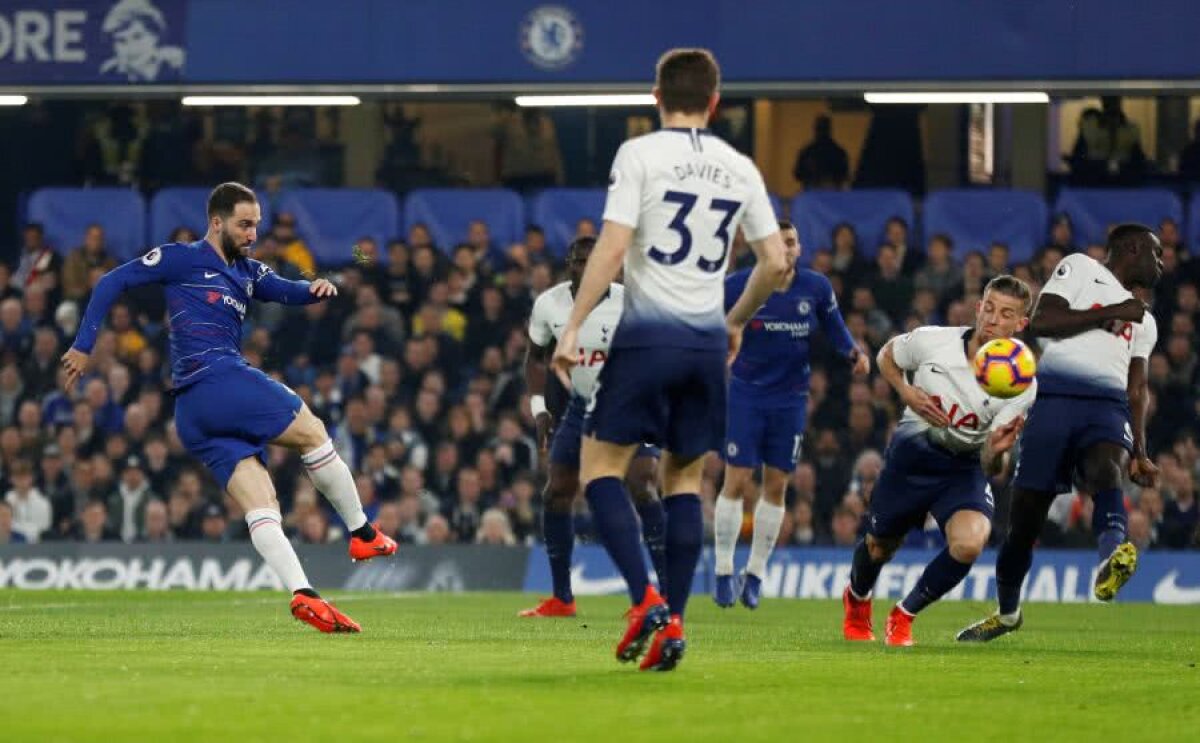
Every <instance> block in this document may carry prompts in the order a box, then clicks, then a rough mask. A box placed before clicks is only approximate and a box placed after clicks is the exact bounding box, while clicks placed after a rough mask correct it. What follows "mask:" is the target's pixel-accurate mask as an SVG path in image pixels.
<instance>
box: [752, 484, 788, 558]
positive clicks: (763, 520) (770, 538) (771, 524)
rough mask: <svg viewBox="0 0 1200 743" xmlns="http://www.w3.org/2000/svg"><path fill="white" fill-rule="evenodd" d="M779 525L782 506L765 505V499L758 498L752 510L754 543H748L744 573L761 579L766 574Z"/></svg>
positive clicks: (781, 516) (781, 522) (777, 536)
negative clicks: (747, 559) (756, 505)
mask: <svg viewBox="0 0 1200 743" xmlns="http://www.w3.org/2000/svg"><path fill="white" fill-rule="evenodd" d="M781 524H783V506H776V505H774V504H772V503H767V499H766V498H763V497H761V496H760V497H759V499H758V507H757V508H755V509H754V541H752V542H751V543H750V561H749V562H748V563H746V572H747V573H749V574H750V575H753V576H756V577H758V578H761V577H763V574H764V573H766V572H767V558H769V557H770V556H771V552H772V551H773V550H774V549H775V540H776V539H778V538H779V527H780V525H781Z"/></svg>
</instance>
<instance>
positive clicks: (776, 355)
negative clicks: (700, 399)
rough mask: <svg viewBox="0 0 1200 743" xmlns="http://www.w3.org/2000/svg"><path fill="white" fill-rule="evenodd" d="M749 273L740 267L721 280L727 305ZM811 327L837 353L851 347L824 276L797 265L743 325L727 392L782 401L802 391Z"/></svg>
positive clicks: (806, 375) (805, 385)
mask: <svg viewBox="0 0 1200 743" xmlns="http://www.w3.org/2000/svg"><path fill="white" fill-rule="evenodd" d="M749 278H750V269H745V270H742V271H738V272H736V273H733V274H730V276H729V278H728V279H726V280H725V306H726V308H727V309H728V308H730V307H732V306H733V304H734V303H735V302H736V301H737V299H738V297H740V296H741V294H742V291H743V290H745V288H746V281H747V280H748V279H749ZM817 329H820V330H821V331H822V332H823V333H825V334H826V336H828V337H829V339H830V340H831V341H832V342H833V345H834V346H835V347H836V348H837V350H838V351H839V352H840V353H841V354H842V355H843V356H847V357H848V356H849V355H850V353H851V352H852V351H853V350H854V340H853V339H852V338H851V337H850V331H849V330H848V329H847V328H846V323H845V321H844V320H843V319H842V313H841V312H840V311H839V310H838V306H837V298H836V297H835V296H834V294H833V287H832V286H831V285H830V283H829V279H827V278H825V277H824V276H823V275H821V274H819V273H817V272H816V271H810V270H808V269H804V268H800V267H799V266H797V267H796V275H795V278H794V279H792V283H791V285H790V286H789V287H788V288H787V289H786V290H785V291H777V292H774V293H772V294H771V297H770V298H769V299H767V301H766V304H764V305H763V306H762V308H761V309H759V311H758V312H757V313H755V315H754V317H753V318H752V319H751V320H750V322H749V323H747V324H746V329H745V331H744V333H743V335H742V347H741V350H740V351H739V352H738V356H737V359H735V360H734V362H733V369H732V370H731V377H732V378H731V380H730V384H729V391H730V395H731V396H736V395H739V394H741V395H748V396H750V397H752V398H754V399H755V400H756V401H758V402H777V403H780V404H783V403H787V402H791V401H794V400H795V398H796V397H797V396H798V395H805V394H807V393H808V379H809V361H808V359H809V350H810V343H811V338H812V334H813V332H815V331H816V330H817Z"/></svg>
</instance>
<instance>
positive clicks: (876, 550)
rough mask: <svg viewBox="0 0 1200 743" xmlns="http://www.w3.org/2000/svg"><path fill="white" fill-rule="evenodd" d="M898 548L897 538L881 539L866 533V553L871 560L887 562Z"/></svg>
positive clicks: (898, 541)
mask: <svg viewBox="0 0 1200 743" xmlns="http://www.w3.org/2000/svg"><path fill="white" fill-rule="evenodd" d="M898 549H900V540H899V539H881V538H879V537H873V536H871V535H870V534H868V535H867V553H868V554H869V555H870V556H871V561H872V562H887V561H888V560H890V559H892V555H894V554H896V550H898Z"/></svg>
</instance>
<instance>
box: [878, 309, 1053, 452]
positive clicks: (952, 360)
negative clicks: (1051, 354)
mask: <svg viewBox="0 0 1200 743" xmlns="http://www.w3.org/2000/svg"><path fill="white" fill-rule="evenodd" d="M971 330H972V329H971V328H969V327H949V328H946V327H939V326H936V325H927V326H925V327H921V328H917V329H916V330H914V331H912V332H911V333H907V334H905V335H901V336H898V337H897V338H896V339H895V340H894V341H892V356H893V357H894V358H895V359H896V365H897V366H899V367H900V368H901V369H904V370H905V371H909V372H912V384H913V385H914V386H916V387H920V388H921V389H923V390H925V392H927V393H928V394H929V395H930V396H931V397H933V398H934V399H935V400H937V402H938V404H939V405H940V406H941V408H942V411H943V412H945V413H946V417H948V418H949V419H950V425H948V426H946V427H945V428H934V427H933V426H930V425H929V424H928V423H927V422H926V421H925V419H924V418H922V417H921V416H919V415H917V414H916V413H914V412H913V411H912V410H911V409H908V408H905V410H904V417H903V418H902V419H901V421H900V422H901V424H903V425H908V426H916V427H918V428H921V429H929V431H928V434H927V435H928V436H929V439H930V440H931V441H933V442H934V443H936V444H938V445H940V446H942V447H945V448H947V449H950V450H951V451H955V452H969V451H977V450H979V449H980V448H982V447H983V445H984V443H986V442H987V437H988V433H989V432H990V431H992V430H993V429H995V428H999V427H1000V426H1003V425H1004V424H1005V423H1008V422H1009V421H1011V420H1012V419H1014V418H1016V417H1017V416H1018V415H1023V414H1024V413H1025V411H1026V410H1028V409H1029V406H1030V405H1032V404H1033V398H1034V397H1035V396H1036V395H1037V381H1036V380H1035V381H1034V383H1033V384H1031V385H1030V386H1029V389H1027V390H1025V391H1024V392H1022V393H1021V394H1019V395H1017V396H1016V397H1013V398H1010V399H1008V400H1004V399H1002V398H999V397H992V396H991V395H989V394H987V393H986V392H984V391H983V388H982V387H980V386H979V383H978V382H976V381H975V370H974V368H973V364H972V362H971V359H968V358H967V351H966V344H967V341H968V340H969V338H970V335H969V333H970V331H971Z"/></svg>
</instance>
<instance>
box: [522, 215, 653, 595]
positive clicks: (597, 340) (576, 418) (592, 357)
mask: <svg viewBox="0 0 1200 743" xmlns="http://www.w3.org/2000/svg"><path fill="white" fill-rule="evenodd" d="M595 245H596V238H594V237H580V238H577V239H576V240H575V241H574V242H572V243H571V246H570V247H569V248H568V249H567V271H568V273H569V274H570V281H564V282H563V283H561V284H559V285H557V286H555V287H553V288H551V289H549V290H547V291H546V292H545V293H543V294H542V295H541V296H539V297H538V298H537V301H536V302H534V303H533V312H532V314H531V315H530V318H529V340H530V345H529V353H528V355H527V356H526V357H525V385H526V387H527V388H528V389H529V393H530V400H529V406H530V408H532V412H533V417H534V421H535V423H536V425H537V437H538V447H539V448H540V449H541V450H542V451H545V450H546V447H547V442H548V441H549V440H550V438H551V430H552V429H554V421H553V419H552V417H551V415H550V411H549V410H547V409H546V398H545V393H546V365H547V363H548V362H549V360H550V355H551V353H552V352H553V348H554V344H555V342H556V341H557V340H558V338H559V337H560V336H561V335H562V330H563V327H564V326H565V325H566V318H567V317H569V316H570V314H571V308H572V306H573V305H574V304H575V293H576V292H577V291H579V281H580V279H582V278H583V269H584V266H586V265H587V260H588V256H590V255H591V254H592V248H594V247H595ZM624 300H625V287H623V286H621V285H620V284H612V285H611V286H610V287H609V290H608V293H607V294H606V295H605V296H604V298H603V299H602V300H601V301H600V304H598V305H596V308H595V309H594V310H592V312H591V314H589V315H588V316H587V319H586V320H584V321H583V325H582V326H581V327H580V328H579V349H578V353H579V357H578V359H579V363H578V365H577V366H576V367H575V368H574V369H572V370H571V399H570V402H568V403H567V409H566V412H565V413H564V415H563V417H562V420H561V421H559V424H558V427H557V429H554V434H553V443H551V444H550V445H549V446H550V467H549V470H550V480H549V482H547V483H546V490H545V492H544V493H543V496H542V498H543V504H542V538H543V539H544V540H545V542H546V557H548V558H549V560H550V578H551V581H552V583H553V586H554V595H553V596H552V597H550V598H548V599H546V600H545V601H542V602H541V603H540V604H538V605H537V606H535V607H533V608H532V609H526V610H525V611H522V612H521V613H520V616H523V617H573V616H575V596H574V594H573V593H572V592H571V553H572V552H573V551H574V548H575V519H574V516H573V514H572V510H573V507H574V505H575V498H576V496H578V494H579V446H580V442H581V440H582V438H583V418H584V413H585V411H586V410H587V405H588V402H589V401H590V400H591V398H592V393H593V391H594V390H595V388H596V377H597V376H598V375H599V374H600V369H601V368H602V367H603V366H604V361H605V359H606V358H608V351H609V344H610V342H611V340H612V334H613V331H615V330H616V329H617V325H618V324H619V323H620V322H621V310H622V304H623V302H624ZM657 457H658V450H656V449H655V448H653V447H649V446H647V447H642V448H641V449H639V450H638V454H637V457H636V458H635V459H634V460H633V464H632V465H631V466H630V468H629V475H628V477H626V478H625V484H626V486H628V487H629V490H630V493H632V495H633V500H634V503H635V505H636V507H637V512H638V516H639V517H640V520H641V522H642V538H643V539H645V540H646V547H647V548H649V550H650V558H651V560H652V561H653V562H654V570H655V573H656V574H657V575H658V581H659V585H662V582H663V579H664V574H665V572H666V571H665V568H664V567H663V564H662V563H663V558H664V544H663V538H664V536H665V531H666V514H665V513H664V511H663V506H662V501H660V500H659V499H658V496H657V494H656V492H655V489H654V481H655V477H656V476H657V471H656V470H657V467H656V466H655V465H656V462H657Z"/></svg>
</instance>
